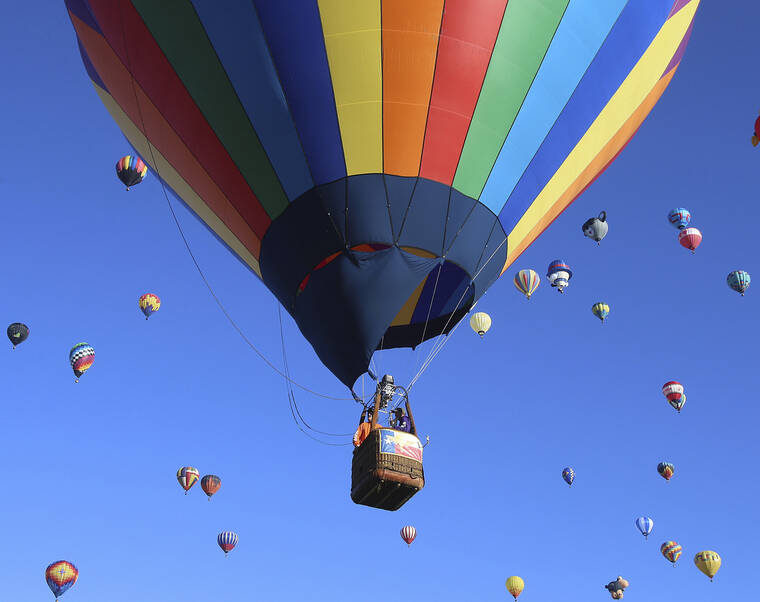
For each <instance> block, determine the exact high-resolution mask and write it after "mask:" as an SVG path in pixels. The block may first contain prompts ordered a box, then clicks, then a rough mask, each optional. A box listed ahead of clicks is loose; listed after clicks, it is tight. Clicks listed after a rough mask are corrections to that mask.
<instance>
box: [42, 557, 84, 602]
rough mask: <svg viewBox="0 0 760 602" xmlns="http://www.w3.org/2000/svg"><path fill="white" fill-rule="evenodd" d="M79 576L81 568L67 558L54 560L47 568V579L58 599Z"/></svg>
mask: <svg viewBox="0 0 760 602" xmlns="http://www.w3.org/2000/svg"><path fill="white" fill-rule="evenodd" d="M78 578H79V570H78V569H77V567H75V566H74V565H73V564H71V563H70V562H68V561H66V560H59V561H58V562H54V563H53V564H51V565H49V566H48V567H47V568H46V569H45V581H47V584H48V587H49V588H50V591H51V592H53V595H54V596H55V599H56V600H58V598H60V597H61V596H62V595H63V594H64V593H66V591H67V590H68V589H69V588H71V586H72V585H74V584H75V583H76V582H77V579H78Z"/></svg>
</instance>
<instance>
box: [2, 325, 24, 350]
mask: <svg viewBox="0 0 760 602" xmlns="http://www.w3.org/2000/svg"><path fill="white" fill-rule="evenodd" d="M6 334H7V335H8V340H10V342H11V343H12V344H13V348H14V349H15V348H16V345H19V344H21V343H23V342H24V341H26V339H27V337H28V336H29V327H28V326H27V325H26V324H22V323H21V322H14V323H13V324H11V325H10V326H8V330H7V331H6Z"/></svg>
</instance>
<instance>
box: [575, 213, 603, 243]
mask: <svg viewBox="0 0 760 602" xmlns="http://www.w3.org/2000/svg"><path fill="white" fill-rule="evenodd" d="M582 229H583V234H584V236H587V237H588V238H590V239H591V240H595V241H596V242H600V241H601V240H602V239H603V238H604V237H605V236H607V230H608V229H609V226H608V225H607V212H606V211H602V212H601V213H600V214H599V217H592V218H590V219H587V220H586V221H585V223H584V224H583V228H582Z"/></svg>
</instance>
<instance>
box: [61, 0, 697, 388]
mask: <svg viewBox="0 0 760 602" xmlns="http://www.w3.org/2000/svg"><path fill="white" fill-rule="evenodd" d="M65 1H66V6H67V8H68V12H69V16H70V18H71V22H72V24H73V26H74V29H75V30H76V34H77V38H78V42H79V48H80V51H81V53H82V58H83V61H84V64H85V68H86V69H87V72H88V74H89V76H90V78H91V80H92V83H93V84H94V87H95V91H96V92H97V94H98V95H99V96H100V98H101V100H102V101H103V103H104V104H105V106H106V108H107V109H108V111H109V113H110V114H111V116H112V117H113V119H114V120H115V121H116V122H117V124H118V125H119V127H120V128H121V130H122V132H123V133H124V135H125V136H126V137H127V139H128V140H129V142H130V143H131V145H132V146H133V148H134V149H135V150H136V152H137V153H139V154H140V155H141V156H142V157H143V159H144V160H145V161H146V162H147V163H149V164H150V166H151V167H152V169H153V171H154V172H155V173H156V175H157V176H158V177H159V178H160V179H161V180H162V181H163V182H164V183H165V184H166V185H167V186H168V187H169V188H170V189H171V190H173V191H174V193H176V195H177V196H178V197H180V198H181V199H182V200H183V201H184V202H185V203H186V205H187V206H188V207H189V208H190V209H191V210H192V211H193V212H194V213H195V214H196V215H197V216H198V217H199V218H200V219H201V220H203V221H204V222H205V223H206V224H207V226H208V227H209V228H210V229H211V230H212V231H213V232H214V233H215V234H216V236H217V237H218V238H219V239H220V240H221V241H223V243H224V244H225V245H227V247H228V248H229V249H230V250H231V251H232V252H233V253H234V254H235V255H236V256H237V257H238V258H239V259H240V260H241V261H242V262H243V263H244V264H245V265H247V266H248V267H249V268H250V270H251V271H252V272H254V273H255V274H256V275H257V276H258V277H260V278H261V279H262V280H263V282H264V284H265V285H266V286H267V287H268V288H269V289H270V290H271V291H272V293H273V294H274V295H275V296H276V297H277V299H278V300H279V301H280V302H281V303H282V305H283V306H284V307H285V308H286V309H287V311H288V312H290V313H291V315H292V316H293V318H294V319H295V321H296V323H297V324H298V326H299V328H300V329H301V332H302V333H303V335H304V336H305V337H306V339H308V341H309V342H310V343H311V345H312V346H313V348H314V350H315V352H316V353H317V355H318V356H319V358H320V359H321V360H322V362H323V363H324V364H325V365H326V366H327V367H328V368H329V369H330V370H331V371H332V372H333V373H334V374H335V375H336V376H337V378H338V379H340V380H341V381H342V382H343V383H345V384H346V385H347V386H349V387H352V386H353V384H354V382H355V381H356V379H357V378H358V377H360V376H361V375H362V374H363V373H364V372H366V371H367V368H368V366H369V364H370V360H371V358H372V355H373V353H374V351H375V350H376V349H377V348H378V347H380V346H381V345H382V348H383V349H388V348H397V347H413V346H417V345H419V344H420V343H421V341H422V340H425V339H430V338H433V337H437V336H439V335H441V334H444V333H448V332H450V331H451V330H452V329H453V328H454V326H455V325H456V324H457V323H458V322H459V321H460V320H461V319H462V318H463V317H464V316H466V315H467V313H468V312H469V310H470V308H471V307H472V306H473V304H474V303H475V302H476V301H477V300H478V299H480V297H481V296H482V295H483V294H484V293H485V291H486V290H487V289H488V287H489V286H490V285H491V284H493V282H494V281H495V280H496V279H497V278H498V277H499V275H500V274H502V273H503V272H504V271H505V270H506V269H507V268H508V267H509V266H510V265H511V264H512V263H513V262H514V261H515V259H516V258H517V257H519V256H520V254H521V253H522V252H523V251H525V249H526V248H527V247H528V246H529V245H530V244H531V243H532V242H533V241H534V240H535V239H536V237H537V236H539V235H540V234H541V233H542V232H543V231H544V230H545V229H546V228H547V227H548V226H549V224H551V223H552V221H554V220H555V219H556V218H557V216H559V214H560V213H561V212H562V211H563V210H564V209H565V208H566V207H567V206H568V205H569V204H570V203H571V202H572V201H573V200H574V199H575V198H577V197H578V195H579V194H581V192H583V190H584V189H585V188H586V187H587V186H589V185H590V184H591V183H592V182H593V181H594V179H595V178H596V177H597V176H598V175H599V174H600V173H601V172H602V171H604V169H605V168H607V167H608V166H609V165H610V163H611V162H612V161H613V159H614V158H615V157H616V156H617V155H618V153H619V152H620V151H621V150H622V149H623V147H624V146H625V145H626V143H627V142H628V141H629V140H630V138H631V137H632V136H633V134H634V133H635V132H636V131H637V129H638V128H639V127H640V126H641V124H642V122H643V121H644V118H645V117H646V115H647V114H648V113H649V111H650V110H651V109H652V108H653V107H654V105H655V104H656V102H657V101H658V99H659V98H660V96H661V95H662V94H663V92H664V91H665V88H666V87H667V86H668V84H669V83H670V81H671V79H672V78H673V76H674V74H675V72H676V70H677V68H678V65H679V64H680V62H681V58H682V56H683V53H684V50H685V48H686V42H687V39H688V37H689V34H690V31H691V25H692V22H693V20H694V16H695V13H696V10H697V7H698V5H699V0H605V1H604V2H599V1H594V0H573V1H572V2H570V1H569V0H543V1H542V2H535V1H534V0H509V2H508V1H507V0H446V1H445V3H444V0H417V1H415V2H409V1H408V0H363V1H361V2H357V1H355V0H288V1H287V2H274V1H272V0H251V1H243V0H230V2H224V3H219V2H214V1H212V0H193V1H192V2H191V1H190V0H172V1H168V2H154V1H151V0H115V1H111V2H108V1H105V0H65ZM444 6H445V10H444ZM381 342H382V343H381Z"/></svg>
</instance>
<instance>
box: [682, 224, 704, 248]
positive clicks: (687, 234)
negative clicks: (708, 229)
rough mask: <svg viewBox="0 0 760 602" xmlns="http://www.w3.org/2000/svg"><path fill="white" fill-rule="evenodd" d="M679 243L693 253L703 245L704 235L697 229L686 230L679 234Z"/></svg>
mask: <svg viewBox="0 0 760 602" xmlns="http://www.w3.org/2000/svg"><path fill="white" fill-rule="evenodd" d="M678 242H680V243H681V246H682V247H685V248H686V249H689V250H690V251H691V252H692V253H693V252H694V251H696V250H697V247H698V246H699V245H700V244H701V243H702V233H701V232H700V231H699V230H697V229H696V228H686V229H685V230H681V231H680V232H679V233H678Z"/></svg>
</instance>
